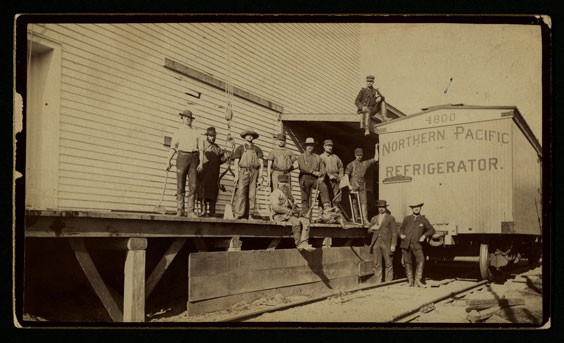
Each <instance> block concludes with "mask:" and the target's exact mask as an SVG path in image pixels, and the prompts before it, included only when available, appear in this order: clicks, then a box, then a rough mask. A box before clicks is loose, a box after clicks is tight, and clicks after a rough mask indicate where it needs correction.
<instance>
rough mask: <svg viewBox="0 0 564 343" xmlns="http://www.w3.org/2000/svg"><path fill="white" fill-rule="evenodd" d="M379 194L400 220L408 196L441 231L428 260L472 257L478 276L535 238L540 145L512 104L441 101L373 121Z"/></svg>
mask: <svg viewBox="0 0 564 343" xmlns="http://www.w3.org/2000/svg"><path fill="white" fill-rule="evenodd" d="M375 129H376V132H377V133H378V135H379V141H380V165H379V180H380V187H379V195H380V198H381V199H386V200H387V201H388V202H389V204H390V209H391V211H392V213H393V214H394V215H395V216H396V218H398V221H399V220H401V219H402V218H403V217H404V216H406V215H409V214H410V209H409V207H408V205H409V204H410V202H412V201H417V202H423V203H424V207H423V211H422V213H423V214H425V215H426V216H427V217H428V219H429V220H430V221H431V223H432V224H433V226H434V227H435V229H436V230H437V232H438V233H439V236H440V237H434V238H432V239H431V240H430V241H429V242H428V243H429V247H428V248H427V251H426V253H427V254H428V255H429V257H428V258H429V259H433V260H442V261H469V262H477V263H478V265H479V269H480V274H481V276H482V278H488V279H491V278H492V277H493V276H494V275H495V273H496V272H498V271H500V270H501V268H502V267H505V266H507V265H509V264H511V263H515V262H517V261H518V260H519V259H520V258H522V257H527V258H528V260H529V262H533V263H534V262H536V261H538V259H539V257H540V247H541V245H540V241H541V231H542V228H541V219H540V218H541V211H542V210H541V208H542V207H541V161H542V153H541V146H540V144H539V142H538V141H537V139H536V138H535V136H534V134H533V133H532V131H531V129H530V128H529V126H528V125H527V123H526V122H525V120H524V119H523V116H522V115H521V113H520V112H519V110H518V109H517V107H514V106H467V105H441V106H436V107H432V108H428V109H424V110H423V111H422V112H419V113H416V114H413V115H410V116H407V117H403V118H399V119H396V120H393V121H390V122H385V123H381V124H378V125H376V126H375Z"/></svg>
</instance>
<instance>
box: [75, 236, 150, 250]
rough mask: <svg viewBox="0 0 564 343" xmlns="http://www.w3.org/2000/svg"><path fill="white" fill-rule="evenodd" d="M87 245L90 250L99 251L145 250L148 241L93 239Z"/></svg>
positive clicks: (139, 239)
mask: <svg viewBox="0 0 564 343" xmlns="http://www.w3.org/2000/svg"><path fill="white" fill-rule="evenodd" d="M86 244H87V245H88V248H90V249H97V250H118V251H123V250H145V249H147V239H145V238H110V239H108V238H92V239H89V240H88V241H87V242H86Z"/></svg>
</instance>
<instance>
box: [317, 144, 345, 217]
mask: <svg viewBox="0 0 564 343" xmlns="http://www.w3.org/2000/svg"><path fill="white" fill-rule="evenodd" d="M323 150H325V151H324V152H323V153H322V154H321V155H319V157H321V159H322V160H323V163H325V173H326V177H325V184H326V185H327V191H328V193H329V198H330V199H332V201H331V202H332V205H333V207H335V208H337V209H338V208H339V205H340V204H341V188H340V187H339V184H340V182H341V178H342V177H343V175H344V171H345V168H344V165H343V161H341V159H340V158H339V156H337V155H335V154H334V153H333V141H332V140H331V139H326V140H325V141H324V142H323Z"/></svg>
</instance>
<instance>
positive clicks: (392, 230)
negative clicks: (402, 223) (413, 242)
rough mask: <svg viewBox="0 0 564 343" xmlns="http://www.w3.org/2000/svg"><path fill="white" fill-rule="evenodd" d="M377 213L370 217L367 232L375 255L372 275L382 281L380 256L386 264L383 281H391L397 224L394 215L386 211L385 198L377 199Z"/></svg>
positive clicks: (371, 250) (371, 249) (377, 280)
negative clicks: (369, 234)
mask: <svg viewBox="0 0 564 343" xmlns="http://www.w3.org/2000/svg"><path fill="white" fill-rule="evenodd" d="M376 206H377V207H378V215H376V216H374V217H372V219H370V227H369V228H368V232H370V233H372V237H371V242H370V252H371V253H374V254H375V255H376V261H375V262H374V277H375V278H376V282H380V281H382V258H384V263H385V266H386V272H385V273H384V281H386V282H387V281H392V278H393V276H394V267H393V265H392V256H391V255H392V254H393V253H394V252H395V251H396V244H397V240H398V224H397V223H396V219H395V218H394V216H392V215H391V214H389V213H388V209H387V207H388V204H387V203H386V200H378V201H377V202H376Z"/></svg>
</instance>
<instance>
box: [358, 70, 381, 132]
mask: <svg viewBox="0 0 564 343" xmlns="http://www.w3.org/2000/svg"><path fill="white" fill-rule="evenodd" d="M384 100H385V98H384V96H383V95H382V94H381V93H380V91H379V90H378V88H374V75H368V76H367V77H366V88H362V89H361V90H360V92H358V95H357V96H356V99H355V101H354V104H355V105H356V107H357V109H358V110H357V113H358V114H360V115H361V120H360V127H361V128H362V127H364V135H369V134H370V130H369V128H370V119H371V118H372V116H374V115H375V114H376V113H378V111H380V114H381V115H382V117H383V119H384V121H386V120H388V117H387V110H386V102H385V101H384Z"/></svg>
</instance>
